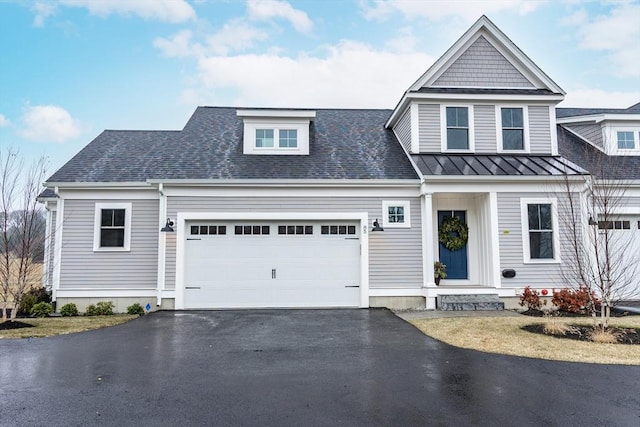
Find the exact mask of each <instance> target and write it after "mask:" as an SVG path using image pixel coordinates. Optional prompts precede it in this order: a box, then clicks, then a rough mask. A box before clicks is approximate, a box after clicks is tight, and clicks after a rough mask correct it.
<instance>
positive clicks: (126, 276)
mask: <svg viewBox="0 0 640 427" xmlns="http://www.w3.org/2000/svg"><path fill="white" fill-rule="evenodd" d="M96 202H98V203H111V202H113V203H129V202H131V203H132V215H131V250H130V251H129V252H94V251H93V233H94V213H95V204H96ZM64 216H65V220H64V228H63V242H64V243H63V245H62V263H61V265H60V268H61V269H60V288H61V289H65V288H95V289H100V288H117V289H134V288H135V289H155V288H156V286H157V277H158V275H157V271H158V256H157V253H158V234H159V231H158V221H159V219H158V200H72V199H65V202H64Z"/></svg>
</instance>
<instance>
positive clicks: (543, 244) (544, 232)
mask: <svg viewBox="0 0 640 427" xmlns="http://www.w3.org/2000/svg"><path fill="white" fill-rule="evenodd" d="M521 209H522V212H521V213H522V237H523V239H522V240H523V242H522V244H523V248H524V261H525V262H530V263H536V262H540V263H543V262H559V260H560V258H559V254H558V250H559V243H558V242H559V241H558V220H557V218H556V215H557V214H556V203H555V200H544V199H521Z"/></svg>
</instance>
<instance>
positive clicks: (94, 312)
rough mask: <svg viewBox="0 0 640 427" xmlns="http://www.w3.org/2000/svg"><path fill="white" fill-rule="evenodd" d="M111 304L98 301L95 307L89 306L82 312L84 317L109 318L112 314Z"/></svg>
mask: <svg viewBox="0 0 640 427" xmlns="http://www.w3.org/2000/svg"><path fill="white" fill-rule="evenodd" d="M113 307H115V306H114V305H113V303H112V302H111V301H100V302H99V303H97V304H96V305H93V304H89V305H88V306H87V308H86V309H85V311H84V315H85V316H110V315H112V314H113Z"/></svg>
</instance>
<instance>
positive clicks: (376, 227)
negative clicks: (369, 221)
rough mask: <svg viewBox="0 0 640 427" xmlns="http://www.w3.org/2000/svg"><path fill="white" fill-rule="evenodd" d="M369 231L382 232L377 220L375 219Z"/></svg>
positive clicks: (382, 229)
mask: <svg viewBox="0 0 640 427" xmlns="http://www.w3.org/2000/svg"><path fill="white" fill-rule="evenodd" d="M371 231H384V228H382V227H380V223H379V222H378V218H376V220H375V221H373V228H372V229H371Z"/></svg>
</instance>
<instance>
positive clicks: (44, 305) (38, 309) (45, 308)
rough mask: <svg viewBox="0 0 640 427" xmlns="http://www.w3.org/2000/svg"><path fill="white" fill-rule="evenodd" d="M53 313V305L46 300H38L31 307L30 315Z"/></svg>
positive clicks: (39, 315) (37, 315) (38, 315)
mask: <svg viewBox="0 0 640 427" xmlns="http://www.w3.org/2000/svg"><path fill="white" fill-rule="evenodd" d="M51 313H53V306H52V305H51V304H49V303H48V302H44V301H42V302H39V303H37V304H35V305H34V306H33V307H31V315H33V316H36V317H47V316H48V315H49V314H51Z"/></svg>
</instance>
